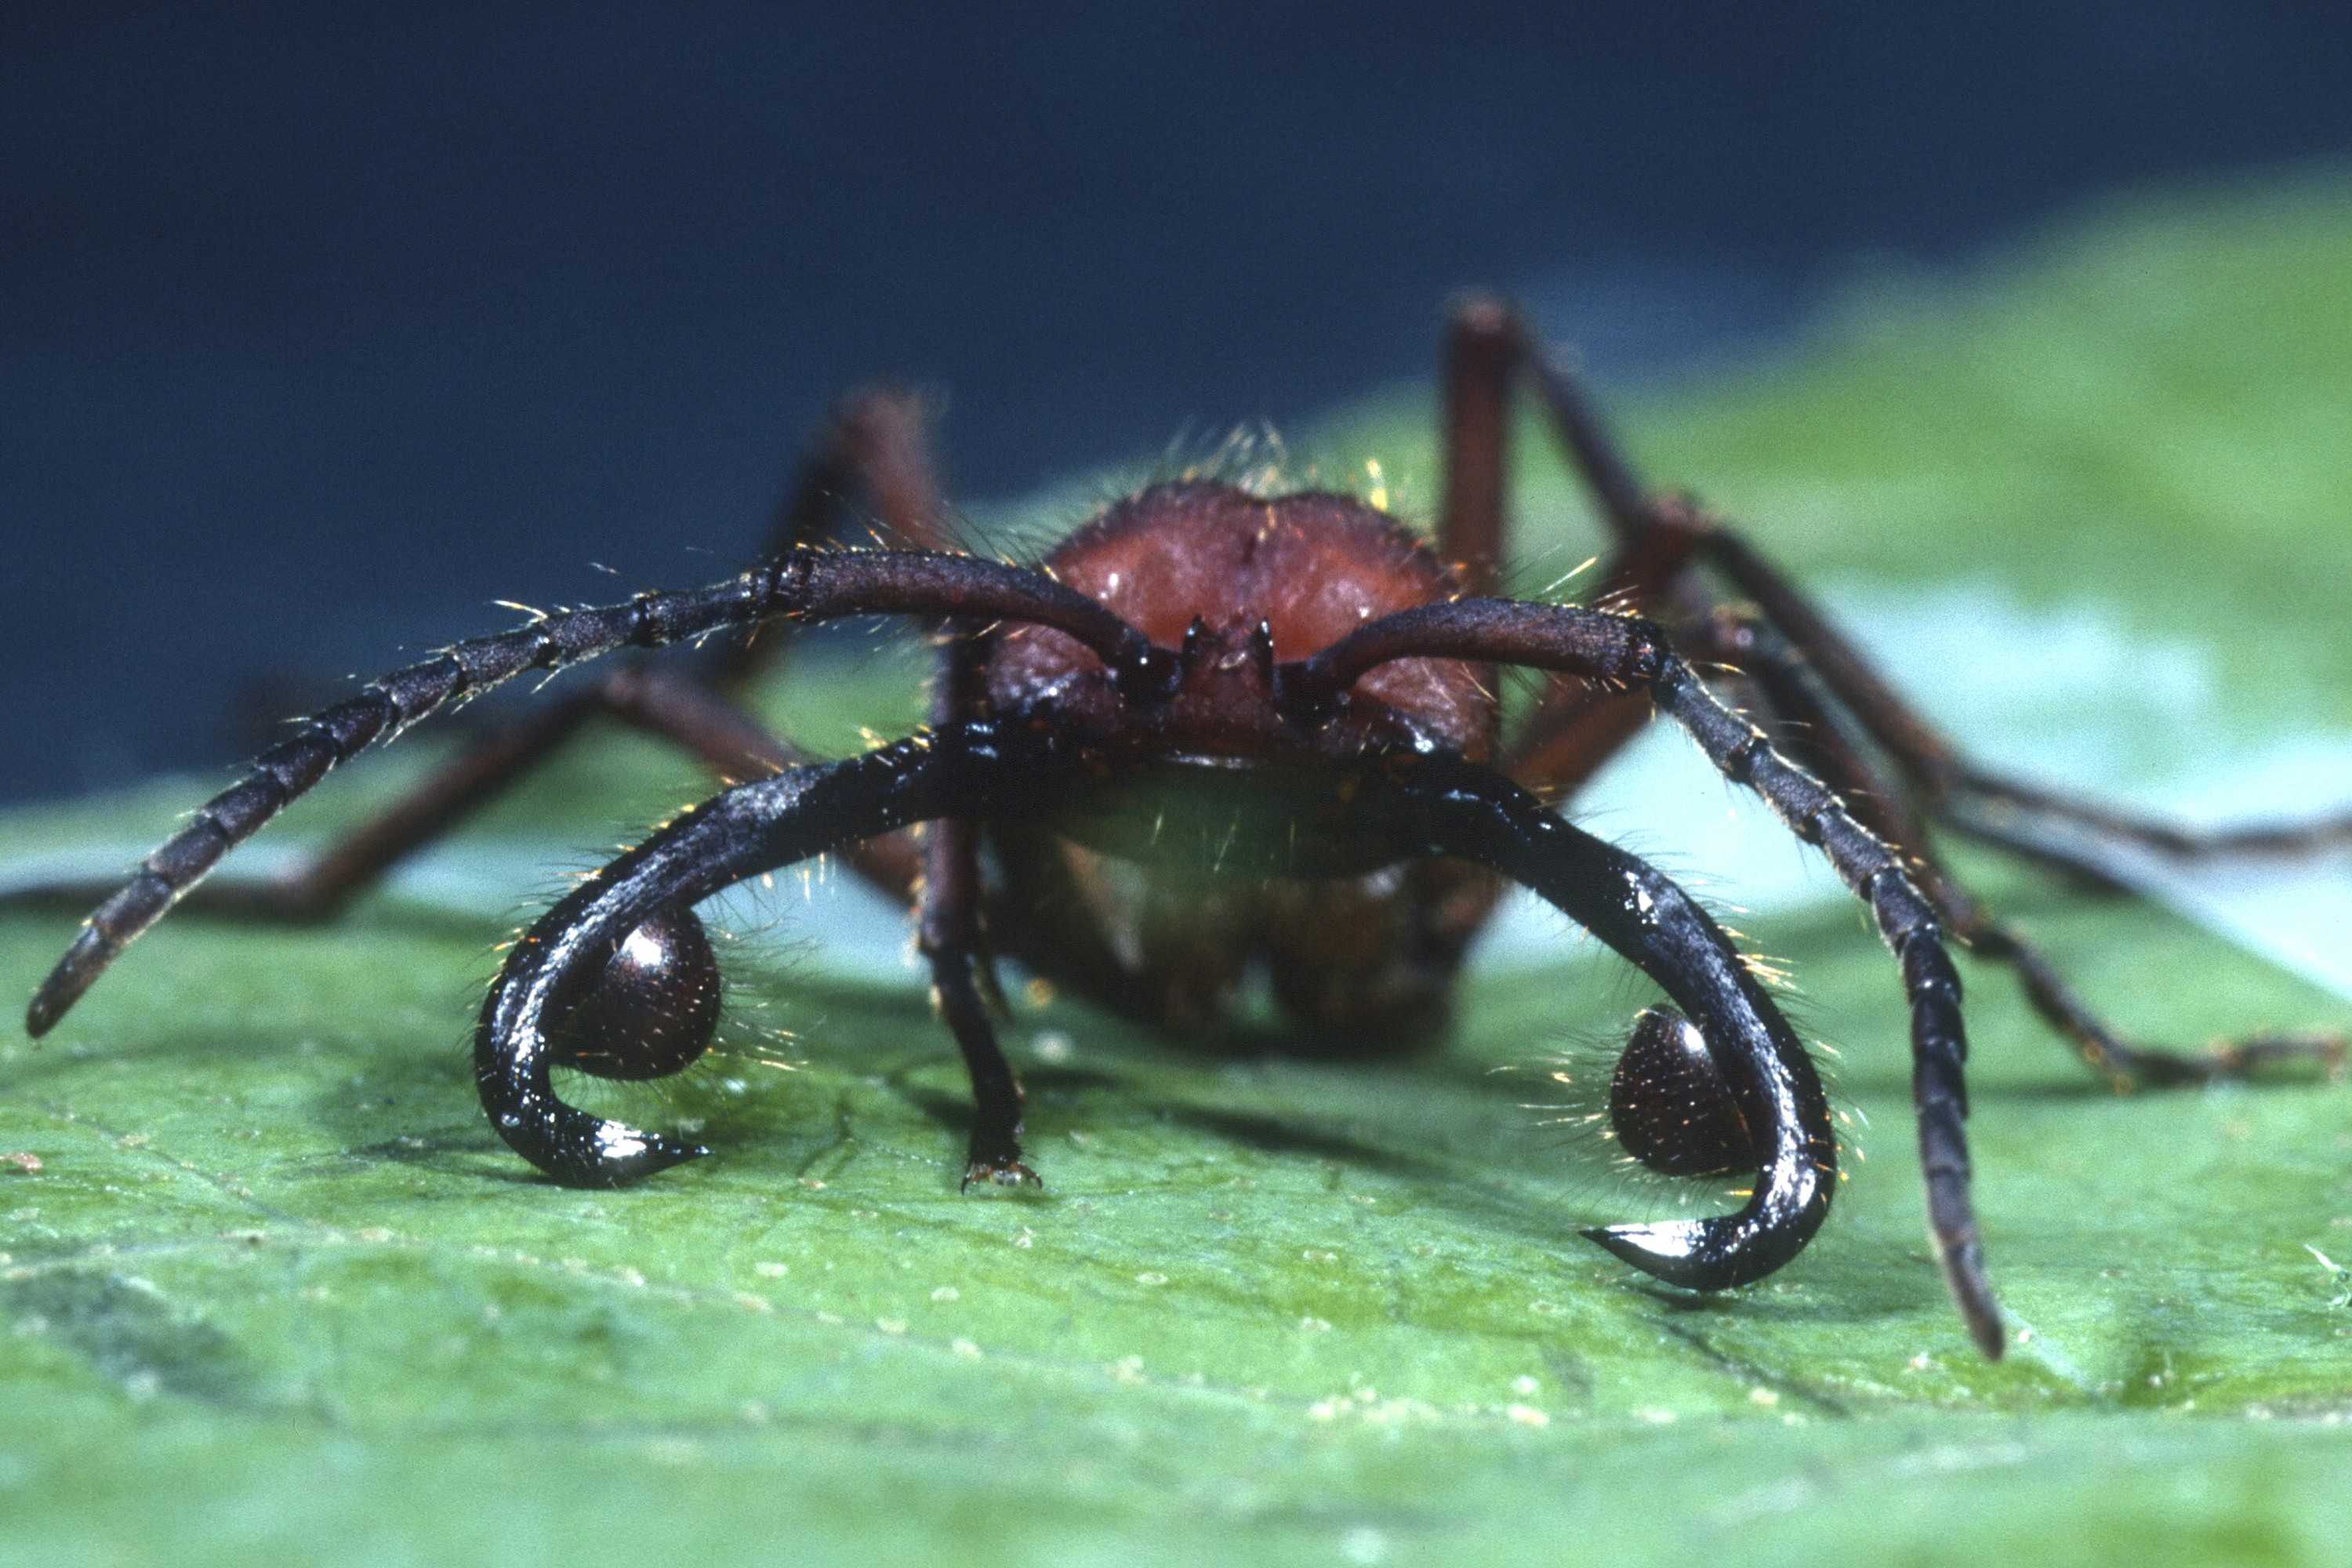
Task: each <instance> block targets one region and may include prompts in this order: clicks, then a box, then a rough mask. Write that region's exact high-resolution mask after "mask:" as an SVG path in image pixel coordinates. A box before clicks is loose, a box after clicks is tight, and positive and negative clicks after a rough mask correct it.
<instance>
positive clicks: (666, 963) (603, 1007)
mask: <svg viewBox="0 0 2352 1568" xmlns="http://www.w3.org/2000/svg"><path fill="white" fill-rule="evenodd" d="M718 1027H719V960H718V957H717V955H716V954H714V953H713V952H711V951H710V937H709V933H707V932H706V931H703V929H702V921H700V920H699V919H698V918H697V917H696V915H695V912H694V911H693V910H689V909H682V908H681V909H668V910H662V911H661V912H660V913H659V914H656V915H655V916H654V917H653V918H652V919H651V920H649V921H646V923H645V924H643V925H641V926H639V927H638V928H637V929H636V930H635V931H631V932H630V933H629V934H628V936H627V937H626V938H625V939H624V940H623V942H621V945H620V946H619V947H617V948H615V949H614V951H613V956H612V957H611V958H609V959H606V960H605V961H604V973H603V974H601V975H599V976H598V977H597V980H596V984H595V988H594V989H593V990H592V991H590V992H589V993H588V994H587V995H586V996H585V997H583V999H582V1001H581V1003H580V1005H578V1006H577V1007H574V1008H573V1009H572V1011H571V1013H570V1014H568V1015H567V1016H565V1017H564V1019H563V1021H562V1023H561V1024H559V1025H557V1026H555V1027H554V1028H553V1029H552V1030H551V1031H550V1033H549V1038H548V1045H549V1050H550V1054H551V1057H552V1058H553V1059H554V1060H555V1061H556V1062H558V1063H560V1064H561V1065H562V1066H564V1067H568V1068H578V1069H579V1070H580V1071H582V1072H584V1073H589V1074H592V1075H593V1076H594V1077H597V1078H612V1079H648V1078H667V1077H668V1076H669V1075H670V1074H672V1073H674V1072H679V1071H683V1070H684V1069H685V1068H688V1066H690V1065H691V1064H692V1063H693V1062H694V1060H695V1058H698V1057H699V1056H701V1055H702V1053H703V1052H704V1051H707V1050H709V1048H710V1037H711V1035H712V1034H713V1033H714V1032H715V1031H716V1030H717V1029H718Z"/></svg>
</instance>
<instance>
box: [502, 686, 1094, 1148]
mask: <svg viewBox="0 0 2352 1568" xmlns="http://www.w3.org/2000/svg"><path fill="white" fill-rule="evenodd" d="M1077 755H1078V748H1077V747H1076V745H1075V744H1073V743H1071V742H1068V741H1066V740H1065V739H1064V738H1063V737H1062V736H1061V735H1060V734H1059V733H1057V732H1056V731H1054V730H1052V729H1051V728H1049V727H1046V726H1042V725H1030V724H1024V723H1020V722H1010V723H1001V724H993V723H972V724H965V725H959V726H957V727H955V728H952V729H949V730H944V731H935V732H930V733H926V734H921V735H918V736H916V737H915V738H913V739H912V740H908V741H901V742H898V744H896V745H892V746H886V747H884V748H882V749H881V750H879V751H876V752H867V753H866V755H864V756H861V757H854V758H851V759H850V760H849V761H847V762H841V763H827V764H824V765H822V766H813V767H803V768H792V769H788V770H787V771H785V772H783V773H779V774H777V775H776V776H775V777H773V778H768V779H761V780H760V781H758V782H756V783H753V784H740V785H738V786H737V787H735V788H733V789H730V790H728V791H726V792H725V793H723V794H721V795H716V796H714V797H713V798H711V799H710V800H709V801H706V802H705V803H704V804H702V805H699V806H697V807H695V808H694V809H693V810H692V811H690V812H688V813H687V814H686V815H685V816H681V817H679V818H678V819H677V820H676V821H675V822H672V823H670V824H669V825H668V826H666V827H664V828H663V829H662V830H661V831H660V832H658V833H656V834H655V835H654V836H653V837H651V838H648V839H646V842H645V843H643V844H641V845H639V846H638V847H635V849H632V850H630V851H629V852H628V853H627V854H625V855H623V856H622V857H621V858H619V859H617V860H615V861H614V862H613V863H612V864H611V865H609V866H607V867H605V868H604V869H603V870H602V871H599V872H598V873H596V875H595V876H593V877H592V878H590V879H588V880H587V881H585V882H583V883H582V884H581V885H580V886H579V887H578V888H577V889H573V890H572V893H571V895H570V896H569V897H567V898H565V899H564V900H562V902H560V903H558V904H557V905H556V906H555V907H554V908H553V909H551V910H548V911H547V913H546V914H544V915H542V916H541V917H540V920H539V921H538V923H537V924H535V925H533V926H532V927H531V929H530V931H529V932H528V933H527V934H525V935H524V936H523V938H522V939H521V940H520V942H517V943H516V944H515V946H514V948H513V950H512V951H511V952H509V953H508V954H507V961H506V964H505V966H504V967H503V968H502V969H500V970H499V977H498V979H497V981H496V982H495V983H494V984H492V985H491V987H490V994H489V995H488V998H487V999H486V1000H485V1001H484V1002H483V1004H482V1017H481V1023H480V1026H478V1028H477V1029H476V1031H475V1035H474V1082H475V1086H476V1088H477V1089H479V1090H480V1092H481V1097H482V1109H483V1110H487V1111H488V1112H489V1117H490V1125H492V1126H493V1127H495V1128H497V1129H498V1131H499V1137H501V1138H503V1139H505V1140H506V1141H507V1143H508V1144H509V1147H511V1148H512V1149H513V1150H514V1152H516V1153H518V1154H520V1155H521V1156H522V1157H523V1158H524V1159H526V1160H529V1161H530V1163H532V1164H534V1165H536V1166H538V1167H539V1168H540V1169H541V1170H542V1171H544V1172H546V1173H548V1174H549V1175H551V1176H552V1177H554V1178H555V1179H556V1180H557V1181H559V1182H562V1183H563V1184H565V1185H567V1186H578V1187H614V1186H618V1185H620V1184H623V1183H624V1182H628V1181H631V1180H634V1179H635V1178H636V1177H639V1176H647V1175H651V1174H652V1173H655V1172H656V1171H659V1170H662V1169H664V1168H665V1167H667V1166H670V1165H675V1164H677V1163H679V1162H681V1161H684V1160H691V1159H693V1158H695V1157H696V1156H698V1155H700V1154H705V1153H708V1152H709V1151H708V1150H706V1149H703V1148H700V1147H698V1146H697V1145H695V1144H691V1143H682V1142H678V1141H677V1140H676V1139H672V1138H667V1137H664V1136H663V1135H661V1134H660V1133H657V1132H642V1131H638V1130H637V1129H635V1128H634V1127H630V1126H627V1125H626V1124H625V1123H623V1122H619V1121H608V1120H606V1119H604V1118H603V1117H597V1116H591V1115H590V1114H588V1112H586V1111H584V1110H580V1109H579V1108H577V1107H576V1106H572V1105H567V1104H565V1103H564V1102H563V1101H562V1100H560V1099H558V1098H557V1097H556V1094H555V1090H554V1089H553V1087H552V1085H551V1083H550V1081H549V1077H548V1067H549V1061H550V1058H549V1053H548V1045H547V1037H548V1031H549V1029H550V1028H551V1027H552V1026H554V1025H555V1024H556V1023H557V1022H558V1021H560V1020H561V1019H562V1016H563V1015H564V1014H565V1013H566V1012H567V1011H568V1010H569V1009H570V1008H571V1007H572V1005H574V1004H575V1003H576V1002H577V1000H578V999H579V997H580V995H581V994H583V992H584V991H585V989H586V988H587V987H588V985H590V984H593V981H594V978H595V976H596V975H597V974H598V973H601V972H602V970H603V969H604V961H605V960H606V959H607V958H609V957H610V956H611V955H612V953H613V952H614V949H615V948H617V947H618V946H619V944H620V943H621V942H624V941H625V940H627V938H628V935H629V933H630V932H631V931H635V929H636V928H637V927H638V926H639V925H641V924H643V923H644V922H645V921H646V919H647V917H649V916H651V915H653V914H654V913H656V911H658V910H663V909H667V908H670V907H673V906H679V907H683V906H685V905H688V904H692V903H695V902H697V901H698V900H702V899H706V898H709V896H710V895H711V894H713V893H715V892H718V891H719V889H722V888H726V887H729V886H730V885H732V884H733V883H736V882H739V881H741V880H742V879H745V878H747V877H752V876H756V875H758V874H759V873H760V872H762V871H768V870H772V869H774V868H777V867H779V866H788V865H791V864H793V862H795V861H799V860H805V859H809V858H812V857H814V856H818V855H824V854H828V853H831V852H833V851H835V850H838V849H842V848H845V847H847V846H849V845H852V844H855V843H857V842H859V841H860V840H862V839H866V838H871V837H874V836H875V835H877V834H880V833H887V832H890V831H891V830H892V829H894V828H898V827H904V826H907V825H908V824H909V823H915V822H924V821H928V820H930V819H932V818H935V817H940V816H994V815H1003V816H1015V815H1025V814H1026V813H1028V812H1031V811H1034V810H1036V809H1039V808H1040V807H1041V805H1043V804H1045V802H1046V801H1047V800H1050V798H1051V797H1052V795H1054V793H1055V785H1056V784H1058V783H1059V782H1061V781H1062V780H1064V779H1065V778H1066V777H1067V776H1068V773H1069V770H1070V769H1071V768H1072V767H1074V766H1075V763H1076V757H1077Z"/></svg>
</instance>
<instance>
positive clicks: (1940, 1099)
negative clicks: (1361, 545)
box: [1275, 599, 2002, 1359]
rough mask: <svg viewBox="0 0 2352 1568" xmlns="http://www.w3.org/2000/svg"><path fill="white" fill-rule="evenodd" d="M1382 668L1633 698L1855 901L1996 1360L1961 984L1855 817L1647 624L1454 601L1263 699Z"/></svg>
mask: <svg viewBox="0 0 2352 1568" xmlns="http://www.w3.org/2000/svg"><path fill="white" fill-rule="evenodd" d="M1397 658H1458V659H1468V660H1475V661H1478V662H1484V663H1495V664H1519V665H1526V666H1528V667H1530V668H1538V669H1550V670H1558V671H1560V672H1561V673H1564V674H1569V675H1574V676H1578V677H1580V678H1582V679H1586V680H1588V681H1592V682H1601V683H1608V682H1613V683H1619V684H1622V685H1626V686H1639V687H1643V688H1645V689H1647V690H1648V692H1649V694H1650V697H1651V700H1653V701H1654V702H1655V703H1656V704H1657V705H1658V706H1659V707H1660V708H1661V709H1663V710H1665V711H1666V712H1667V713H1668V714H1670V715H1672V716H1673V718H1674V719H1675V721H1676V722H1678V723H1680V724H1681V725H1682V727H1683V728H1684V730H1685V731H1687V732H1688V733H1689V734H1690V736H1691V738H1692V739H1693V740H1695V741H1696V742H1698V743H1699V748H1700V750H1702V751H1704V752H1706V755H1707V758H1708V760H1709V761H1711V762H1712V763H1715V765H1716V768H1717V771H1718V772H1720V773H1722V774H1723V775H1724V776H1725V777H1726V778H1727V779H1730V780H1731V781H1732V782H1734V783H1735V784H1746V785H1747V786H1748V788H1750V789H1752V790H1754V791H1755V792H1756V793H1757V794H1758V795H1759V796H1761V797H1762V798H1763V800H1764V801H1765V803H1766V804H1767V805H1769V806H1770V807H1771V808H1772V812H1773V815H1775V816H1778V817H1779V818H1780V821H1781V822H1782V823H1783V824H1784V825H1785V826H1787V827H1788V828H1789V830H1790V832H1792V833H1794V834H1795V835H1796V836H1797V837H1799V838H1801V839H1802V840H1803V841H1805V842H1806V843H1808V844H1811V845H1814V846H1816V847H1819V848H1820V849H1821V850H1822V853H1823V855H1825V856H1826V857H1827V858H1828V859H1829V862H1830V865H1831V867H1832V868H1833V869H1834V870H1835V871H1836V872H1837V874H1838V879H1839V880H1840V881H1842V882H1843V883H1844V884H1845V885H1846V887H1847V888H1848V889H1850V890H1851V891H1852V892H1853V894H1854V896H1855V897H1856V898H1858V899H1860V900H1862V901H1863V902H1864V904H1865V905H1867V906H1868V907H1869V909H1870V911H1871V914H1872V916H1873V918H1874V921H1876V923H1877V926H1878V930H1879V934H1880V936H1881V937H1882V938H1883V939H1884V940H1885V942H1886V945H1887V946H1888V948H1889V949H1891V950H1892V951H1893V952H1894V953H1895V958H1896V960H1897V962H1898V963H1899V964H1900V966H1901V969H1902V973H1903V984H1904V990H1905V992H1906V994H1907V996H1908V997H1909V1000H1910V1005H1911V1089H1912V1100H1913V1103H1914V1105H1915V1106H1916V1108H1917V1110H1918V1118H1919V1162H1920V1168H1921V1171H1922V1173H1923V1175H1924V1177H1925V1179H1926V1183H1927V1222H1928V1228H1929V1232H1930V1235H1931V1236H1932V1237H1933V1239H1934V1242H1935V1246H1936V1252H1937V1258H1938V1260H1939V1262H1940V1263H1941V1264H1942V1267H1943V1270H1944V1280H1945V1283H1946V1285H1947V1286H1948V1287H1949V1289H1950V1290H1951V1293H1952V1298H1953V1300H1954V1301H1955V1302H1956V1303H1957V1304H1958V1307H1959V1310H1960V1315H1961V1317H1962V1319H1963V1320H1964V1321H1966V1322H1967V1324H1968V1327H1969V1333H1970V1335H1971V1336H1972V1337H1973V1338H1974V1339H1975V1341H1976V1343H1977V1347H1978V1349H1979V1350H1980V1351H1982V1352H1984V1353H1985V1355H1986V1356H1988V1357H1990V1358H1996V1359H1997V1358H1998V1357H1999V1356H2000V1353H2001V1348H2002V1344H2001V1327H2000V1308H1999V1307H1998V1306H1997V1305H1996V1304H1995V1302H1994V1300H1993V1295H1992V1287H1991V1284H1990V1281H1988V1280H1987V1279H1986V1278H1985V1273H1984V1255H1983V1247H1982V1245H1981V1242H1980V1240H1979V1235H1978V1230H1977V1222H1976V1215H1975V1210H1974V1206H1973V1205H1972V1204H1971V1203H1970V1201H1969V1156H1968V1139H1967V1133H1966V1130H1965V1125H1964V1124H1965V1121H1966V1118H1967V1116H1968V1089H1967V1085H1966V1078H1965V1073H1964V1070H1963V1064H1964V1063H1965V1062H1966V1060H1967V1058H1968V1036H1967V1033H1966V1029H1965V1026H1964V1024H1963V1022H1962V1019H1961V1016H1960V979H1959V974H1958V971H1956V970H1955V969H1954V968H1953V966H1952V960H1951V955H1950V954H1949V953H1948V952H1946V951H1945V947H1944V940H1943V938H1944V933H1943V928H1942V925H1941V923H1940V922H1939V921H1938V920H1937V915H1936V910H1935V907H1934V906H1933V905H1932V904H1931V903H1930V902H1929V901H1928V900H1927V896H1926V895H1925V894H1923V893H1922V892H1921V891H1920V890H1919V889H1918V887H1917V885H1916V883H1915V882H1913V880H1912V879H1911V876H1910V873H1909V871H1908V870H1907V868H1906V866H1905V864H1904V858H1903V857H1902V856H1901V855H1900V854H1898V853H1897V852H1896V851H1895V849H1894V848H1891V847H1889V846H1888V845H1887V844H1886V843H1885V840H1883V839H1881V838H1880V837H1878V836H1877V835H1875V834H1874V833H1872V832H1871V831H1870V830H1869V829H1868V828H1867V827H1865V826H1863V825H1862V824H1861V823H1860V822H1858V821H1856V820H1855V819H1854V817H1853V815H1852V814H1851V813H1850V812H1849V811H1847V809H1846V807H1845V805H1844V804H1843V802H1841V801H1840V800H1839V798H1838V796H1837V795H1836V794H1835V793H1834V792H1832V790H1831V789H1829V787H1828V786H1826V785H1824V784H1822V783H1821V782H1820V781H1819V780H1817V779H1815V778H1814V777H1812V775H1811V774H1810V773H1806V772H1804V771H1803V770H1802V769H1801V768H1799V767H1798V766H1796V765H1795V764H1794V763H1790V761H1789V760H1788V759H1787V758H1785V757H1783V756H1782V755H1781V754H1780V752H1777V751H1775V750H1774V749H1773V746H1772V742H1771V738H1770V737H1769V735H1767V734H1765V732H1764V731H1761V730H1759V729H1758V728H1757V727H1756V726H1755V725H1754V724H1752V723H1750V722H1748V721H1747V720H1745V719H1743V718H1741V717H1740V716H1739V715H1738V714H1737V713H1734V712H1732V711H1731V710H1729V709H1727V708H1726V707H1724V706H1723V704H1722V703H1721V702H1719V701H1718V700H1717V699H1716V697H1715V695H1714V693H1712V692H1710V691H1709V690H1708V689H1707V688H1706V683H1705V682H1704V681H1702V680H1700V679H1699V678H1698V675H1697V673H1696V671H1694V670H1693V669H1692V668H1690V666H1689V665H1688V664H1687V663H1685V661H1684V660H1683V658H1682V657H1681V656H1680V655H1679V654H1677V653H1676V652H1675V648H1674V644H1673V643H1672V641H1671V640H1670V639H1669V638H1668V637H1667V636H1666V634H1665V632H1664V631H1663V630H1662V629H1660V628H1659V627H1658V626H1654V625H1653V624H1652V623H1650V622H1647V621H1641V620H1635V619H1633V618H1632V617H1631V616H1616V615H1611V614H1608V613H1606V612H1604V611H1599V610H1585V609H1578V608H1574V607H1572V606H1568V605H1530V604H1525V603H1521V602H1519V601H1517V600H1512V599H1456V600H1453V601H1451V602H1450V603H1446V604H1439V605H1423V606H1422V607H1420V608H1418V609H1411V610H1402V611H1399V612H1397V613H1396V614H1394V615H1390V616H1382V617H1381V618H1380V619H1378V620H1373V621H1367V622H1366V623H1364V624H1363V625H1362V626H1359V627H1357V628H1356V629H1355V630H1354V631H1352V632H1350V633H1349V634H1348V635H1347V636H1346V637H1341V638H1340V639H1339V641H1338V642H1335V643H1333V644H1332V645H1331V646H1330V647H1327V648H1325V649H1324V650H1323V651H1322V652H1320V653H1318V654H1316V655H1314V656H1313V657H1312V658H1306V659H1301V660H1299V661H1297V662H1296V663H1292V664H1286V665H1282V666H1279V667H1277V668H1276V670H1275V692H1276V701H1277V702H1278V703H1279V704H1281V705H1282V706H1283V707H1284V708H1285V709H1286V710H1287V711H1288V713H1289V714H1290V716H1291V717H1292V718H1293V720H1294V721H1297V722H1299V723H1301V724H1308V725H1311V724H1313V723H1315V722H1316V721H1318V719H1321V718H1324V717H1327V716H1328V715H1329V714H1331V713H1332V712H1333V711H1335V710H1336V708H1337V705H1338V701H1339V697H1340V696H1341V694H1343V693H1344V692H1346V691H1347V689H1349V687H1350V686H1352V685H1353V684H1354V683H1355V681H1356V680H1357V679H1358V678H1359V677H1360V676H1361V675H1362V674H1363V673H1364V672H1365V671H1366V670H1368V669H1370V668H1373V667H1375V666H1377V665H1380V664H1384V663H1386V662H1388V661H1389V660H1391V659H1397Z"/></svg>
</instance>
